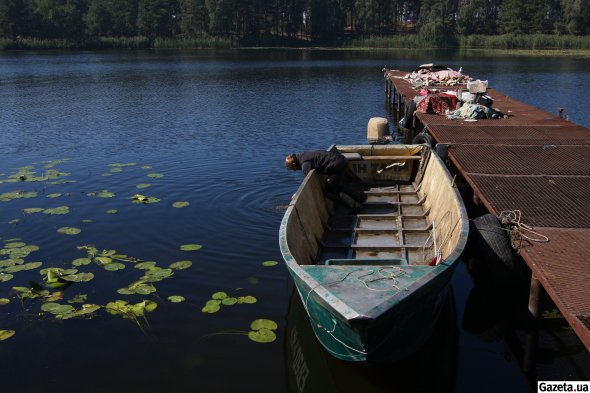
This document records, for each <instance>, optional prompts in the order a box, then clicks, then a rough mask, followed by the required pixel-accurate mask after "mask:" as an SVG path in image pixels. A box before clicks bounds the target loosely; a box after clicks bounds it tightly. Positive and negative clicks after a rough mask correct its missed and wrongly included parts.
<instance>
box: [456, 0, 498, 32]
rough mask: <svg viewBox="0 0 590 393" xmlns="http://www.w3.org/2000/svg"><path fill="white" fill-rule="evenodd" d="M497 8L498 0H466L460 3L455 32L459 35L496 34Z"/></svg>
mask: <svg viewBox="0 0 590 393" xmlns="http://www.w3.org/2000/svg"><path fill="white" fill-rule="evenodd" d="M498 10H499V1H498V0H466V1H464V2H462V3H460V4H459V12H458V15H457V32H458V33H459V34H460V35H470V34H484V35H491V34H496V32H497V19H498Z"/></svg>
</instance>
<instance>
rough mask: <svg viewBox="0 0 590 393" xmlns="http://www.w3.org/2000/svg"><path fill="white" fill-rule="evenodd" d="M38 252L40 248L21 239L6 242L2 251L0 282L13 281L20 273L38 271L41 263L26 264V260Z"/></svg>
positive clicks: (0, 255) (0, 253)
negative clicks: (31, 254)
mask: <svg viewBox="0 0 590 393" xmlns="http://www.w3.org/2000/svg"><path fill="white" fill-rule="evenodd" d="M37 250H39V247H38V246H36V245H33V244H27V243H25V242H23V241H21V239H19V238H14V239H8V240H5V241H4V242H3V248H1V249H0V282H6V281H10V280H12V279H13V278H14V275H15V274H16V273H18V272H21V271H27V270H34V269H38V268H39V267H40V266H41V265H42V263H41V262H25V258H26V257H28V256H29V254H30V253H32V252H34V251H37Z"/></svg>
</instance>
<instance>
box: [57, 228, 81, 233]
mask: <svg viewBox="0 0 590 393" xmlns="http://www.w3.org/2000/svg"><path fill="white" fill-rule="evenodd" d="M57 232H59V233H63V234H64V235H77V234H79V233H80V232H82V230H81V229H80V228H75V227H61V228H59V229H58V230H57Z"/></svg>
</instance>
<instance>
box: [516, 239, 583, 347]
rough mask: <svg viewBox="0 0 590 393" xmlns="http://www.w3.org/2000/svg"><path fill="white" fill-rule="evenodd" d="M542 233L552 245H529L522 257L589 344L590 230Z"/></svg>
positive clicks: (523, 250) (526, 246)
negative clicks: (589, 240)
mask: <svg viewBox="0 0 590 393" xmlns="http://www.w3.org/2000/svg"><path fill="white" fill-rule="evenodd" d="M538 231H539V232H541V233H543V234H544V235H545V236H547V237H549V239H550V241H549V243H535V244H534V246H531V245H530V244H529V245H526V244H525V245H524V247H523V248H522V249H521V254H522V256H523V258H524V259H525V260H526V261H527V263H528V264H529V266H531V268H533V269H534V271H536V274H537V277H538V278H539V279H540V281H541V282H542V284H543V286H544V287H545V288H546V290H547V292H548V293H549V295H550V296H551V298H552V299H553V300H554V301H555V302H556V304H557V305H558V306H559V308H560V309H561V311H562V313H563V314H564V316H565V317H566V319H567V320H568V322H569V323H570V325H572V327H573V328H574V330H575V331H576V333H577V334H578V336H580V338H581V339H582V341H584V342H588V341H590V330H588V329H590V313H589V312H588V310H589V309H590V292H589V290H588V282H590V269H589V265H590V261H589V259H588V255H590V242H588V239H589V238H590V229H561V228H538ZM564 310H566V312H564Z"/></svg>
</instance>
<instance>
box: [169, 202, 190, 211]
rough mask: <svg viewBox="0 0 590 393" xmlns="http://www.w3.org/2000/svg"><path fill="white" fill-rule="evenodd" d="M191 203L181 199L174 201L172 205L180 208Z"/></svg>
mask: <svg viewBox="0 0 590 393" xmlns="http://www.w3.org/2000/svg"><path fill="white" fill-rule="evenodd" d="M189 205H190V203H189V202H184V201H179V202H174V203H173V204H172V207H175V208H177V209H180V208H182V207H187V206H189Z"/></svg>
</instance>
